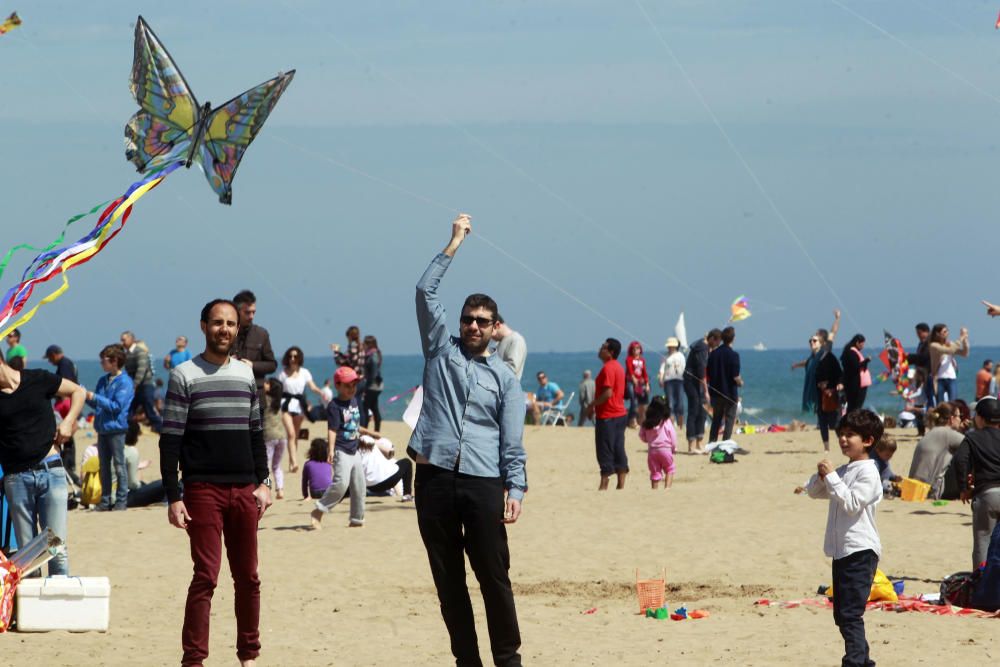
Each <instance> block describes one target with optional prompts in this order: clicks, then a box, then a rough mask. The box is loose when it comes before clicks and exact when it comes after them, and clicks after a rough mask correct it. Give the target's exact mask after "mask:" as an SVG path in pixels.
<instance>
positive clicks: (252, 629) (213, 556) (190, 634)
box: [181, 482, 260, 666]
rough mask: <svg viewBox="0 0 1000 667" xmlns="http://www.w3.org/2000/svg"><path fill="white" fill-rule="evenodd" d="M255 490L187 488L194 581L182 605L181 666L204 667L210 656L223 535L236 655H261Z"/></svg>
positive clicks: (230, 486) (249, 487)
mask: <svg viewBox="0 0 1000 667" xmlns="http://www.w3.org/2000/svg"><path fill="white" fill-rule="evenodd" d="M253 491H254V485H253V484H212V483H209V482H188V483H187V484H185V485H184V506H185V507H186V508H187V510H188V513H190V514H191V516H192V517H194V518H193V519H192V521H191V522H190V523H189V524H188V528H187V534H188V538H189V539H190V540H191V560H192V561H193V562H194V576H193V577H192V578H191V585H190V586H189V587H188V594H187V603H186V604H185V605H184V627H183V629H182V630H181V646H182V647H183V649H184V656H183V658H182V659H181V664H182V665H189V666H194V665H201V664H202V663H203V662H204V660H205V658H207V657H208V627H209V619H210V617H211V613H212V594H213V593H214V592H215V586H216V584H217V583H218V580H219V567H220V566H221V565H222V539H223V536H224V537H225V540H226V556H227V557H228V559H229V570H230V572H232V575H233V589H234V593H235V594H234V606H235V608H236V656H237V657H238V658H239V659H240V660H252V659H254V658H256V657H257V656H258V655H260V631H259V625H260V578H259V577H258V576H257V517H258V513H257V498H256V497H255V496H254V495H253Z"/></svg>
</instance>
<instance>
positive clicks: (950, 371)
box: [935, 354, 958, 400]
mask: <svg viewBox="0 0 1000 667" xmlns="http://www.w3.org/2000/svg"><path fill="white" fill-rule="evenodd" d="M955 366H956V364H955V357H954V355H951V354H942V355H941V365H940V366H938V370H937V375H936V376H935V377H936V378H937V379H938V380H954V379H955V378H957V377H958V374H957V373H956V372H955ZM948 398H949V400H950V399H951V396H949V397H948Z"/></svg>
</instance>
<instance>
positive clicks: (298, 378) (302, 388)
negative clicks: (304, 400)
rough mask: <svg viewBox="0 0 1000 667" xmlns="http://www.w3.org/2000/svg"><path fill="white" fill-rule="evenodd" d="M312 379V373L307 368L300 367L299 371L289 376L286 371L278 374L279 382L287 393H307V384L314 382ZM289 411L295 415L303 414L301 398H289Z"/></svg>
mask: <svg viewBox="0 0 1000 667" xmlns="http://www.w3.org/2000/svg"><path fill="white" fill-rule="evenodd" d="M312 379H313V376H312V373H310V372H309V369H307V368H300V369H299V372H298V373H296V374H295V375H292V376H289V375H288V374H287V373H285V371H281V373H280V374H279V375H278V382H280V383H281V386H282V388H283V389H284V391H285V393H286V394H305V393H306V384H308V383H310V382H312ZM282 400H284V399H282ZM288 412H289V413H290V414H293V415H300V414H302V406H301V405H300V404H299V399H297V398H290V399H288Z"/></svg>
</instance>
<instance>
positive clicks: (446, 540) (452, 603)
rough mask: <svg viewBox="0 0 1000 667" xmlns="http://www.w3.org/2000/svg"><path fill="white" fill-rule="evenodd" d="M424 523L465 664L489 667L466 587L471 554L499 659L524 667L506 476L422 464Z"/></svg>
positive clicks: (419, 501)
mask: <svg viewBox="0 0 1000 667" xmlns="http://www.w3.org/2000/svg"><path fill="white" fill-rule="evenodd" d="M414 491H415V492H416V507H417V523H418V525H419V527H420V537H421V538H423V541H424V547H425V548H426V549H427V559H428V560H429V561H430V566H431V574H432V575H433V577H434V586H435V587H436V588H437V593H438V600H439V601H440V603H441V616H443V617H444V623H445V625H446V626H447V628H448V634H449V635H450V637H451V652H452V654H454V656H455V664H456V665H458V667H482V664H483V663H482V660H481V659H480V657H479V644H478V641H477V639H476V624H475V620H474V618H473V615H472V601H471V600H470V598H469V588H468V586H466V584H465V554H466V553H468V554H469V563H470V564H471V565H472V571H473V572H475V574H476V579H477V580H479V588H480V589H481V591H482V594H483V603H484V606H485V607H486V627H487V628H488V629H489V633H490V648H491V649H492V653H493V662H494V664H496V665H502V666H505V667H519V666H520V664H521V656H520V655H519V654H518V652H517V651H518V649H519V648H520V647H521V634H520V632H519V630H518V625H517V613H516V610H515V609H514V592H513V590H512V589H511V585H510V577H509V576H508V574H507V573H508V570H510V551H509V550H508V548H507V529H506V528H505V527H504V524H503V513H504V494H503V483H502V482H501V481H500V479H499V478H492V477H474V476H472V475H464V474H462V473H459V472H455V471H453V470H447V469H445V468H439V467H437V466H433V465H430V464H419V465H417V474H416V481H415V484H414Z"/></svg>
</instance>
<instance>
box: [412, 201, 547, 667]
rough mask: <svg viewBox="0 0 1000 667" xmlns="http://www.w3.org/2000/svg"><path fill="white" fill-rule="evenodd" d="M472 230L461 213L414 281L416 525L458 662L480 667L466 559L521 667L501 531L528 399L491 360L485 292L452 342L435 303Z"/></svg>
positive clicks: (519, 488)
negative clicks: (419, 368)
mask: <svg viewBox="0 0 1000 667" xmlns="http://www.w3.org/2000/svg"><path fill="white" fill-rule="evenodd" d="M471 230H472V226H471V224H470V218H469V216H468V215H465V214H464V213H463V214H461V215H459V216H458V217H457V218H456V219H455V221H454V222H453V223H452V232H451V241H450V242H449V243H448V245H447V246H446V247H445V249H444V251H443V252H442V253H441V254H439V255H438V256H437V257H435V258H434V259H433V260H432V261H431V264H430V266H429V267H427V270H426V271H425V272H424V275H423V276H422V277H421V278H420V282H419V283H417V325H418V326H419V329H420V342H421V346H422V348H423V353H424V376H423V387H424V402H423V408H422V410H421V412H420V418H419V420H418V421H417V426H416V428H415V429H414V431H413V435H412V437H411V438H410V446H409V448H408V450H407V452H408V453H409V455H410V456H411V458H413V459H414V460H415V461H416V463H417V466H416V480H415V484H414V491H415V496H416V498H415V500H416V509H417V523H418V525H419V527H420V536H421V538H422V539H423V542H424V547H425V548H426V549H427V558H428V560H429V561H430V566H431V574H432V575H433V577H434V585H435V587H436V588H437V592H438V599H439V600H440V603H441V615H442V616H443V617H444V622H445V625H446V626H447V628H448V634H449V635H450V637H451V651H452V653H453V654H454V656H455V660H456V663H457V664H458V665H470V666H475V665H480V666H481V665H482V664H483V663H482V661H481V660H480V657H479V645H478V642H477V639H476V625H475V621H474V619H473V615H472V602H471V600H470V598H469V589H468V587H467V586H466V583H465V556H464V553H465V552H467V553H468V554H469V562H470V564H471V565H472V570H473V571H474V572H475V574H476V579H478V580H479V585H480V588H481V590H482V593H483V602H484V605H485V607H486V623H487V627H488V628H489V634H490V648H491V650H492V653H493V662H494V663H495V664H497V665H506V666H515V665H520V664H521V656H520V655H519V654H518V649H519V648H520V646H521V635H520V632H519V630H518V625H517V613H516V611H515V608H514V594H513V591H512V590H511V585H510V578H509V576H508V570H509V569H510V552H509V550H508V548H507V531H506V526H505V524H509V523H514V522H515V521H517V519H518V517H519V516H520V514H521V501H522V499H523V498H524V493H525V491H527V490H528V484H527V478H526V476H525V469H524V468H525V459H526V456H525V452H524V446H523V444H522V442H521V436H522V434H523V432H524V393H523V392H522V391H521V386H520V384H519V383H518V381H517V377H515V375H514V373H513V371H511V369H510V368H509V367H508V366H507V365H506V364H505V363H504V362H503V360H502V359H500V357H499V355H491V354H490V353H489V342H490V338H491V336H492V334H493V328H494V326H496V318H497V304H496V302H495V301H493V299H491V298H490V297H488V296H486V295H485V294H472V295H470V296H468V297H467V298H466V300H465V304H464V305H463V307H462V315H461V317H460V318H459V336H458V337H457V338H456V337H453V336H451V335H449V332H448V326H447V315H446V313H445V309H444V306H443V305H442V304H441V302H440V301H439V300H438V295H437V291H438V285H439V284H440V282H441V279H442V278H443V277H444V274H445V272H446V271H447V269H448V266H449V265H450V264H451V260H452V257H454V255H455V252H456V251H457V250H458V248H459V247H460V246H461V245H462V242H463V241H464V240H465V236H466V235H467V234H468V233H469V232H470V231H471ZM505 496H506V497H505Z"/></svg>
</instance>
